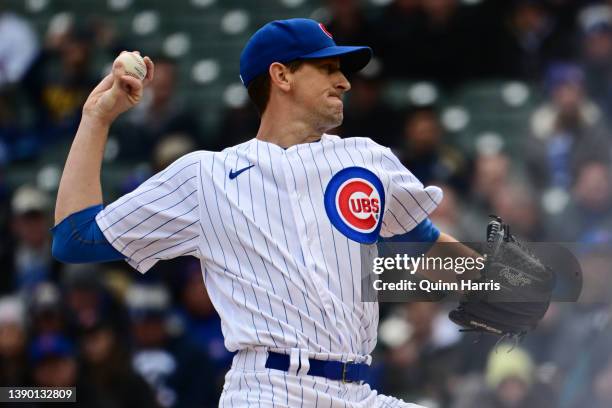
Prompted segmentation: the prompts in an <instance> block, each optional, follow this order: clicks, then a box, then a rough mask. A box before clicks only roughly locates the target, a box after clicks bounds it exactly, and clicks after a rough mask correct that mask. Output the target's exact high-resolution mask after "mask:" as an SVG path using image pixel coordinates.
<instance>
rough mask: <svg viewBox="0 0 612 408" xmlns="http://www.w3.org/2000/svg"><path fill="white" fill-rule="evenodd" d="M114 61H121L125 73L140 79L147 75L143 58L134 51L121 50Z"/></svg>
mask: <svg viewBox="0 0 612 408" xmlns="http://www.w3.org/2000/svg"><path fill="white" fill-rule="evenodd" d="M115 61H119V62H121V64H122V65H123V69H124V70H125V73H126V74H127V75H131V76H133V77H134V78H138V79H140V80H141V81H142V80H143V79H145V77H146V76H147V66H146V65H145V62H144V59H143V58H142V57H141V56H140V55H138V54H136V53H135V52H122V53H121V54H119V56H118V57H117V59H116V60H115Z"/></svg>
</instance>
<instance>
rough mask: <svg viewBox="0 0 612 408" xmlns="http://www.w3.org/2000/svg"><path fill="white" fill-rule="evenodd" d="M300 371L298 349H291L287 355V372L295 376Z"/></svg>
mask: <svg viewBox="0 0 612 408" xmlns="http://www.w3.org/2000/svg"><path fill="white" fill-rule="evenodd" d="M299 370H300V349H297V348H292V349H291V353H290V354H289V370H287V372H288V373H289V374H292V375H297V373H298V371H299Z"/></svg>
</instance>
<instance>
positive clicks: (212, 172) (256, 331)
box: [211, 154, 276, 345]
mask: <svg viewBox="0 0 612 408" xmlns="http://www.w3.org/2000/svg"><path fill="white" fill-rule="evenodd" d="M226 159H227V154H225V158H224V159H223V168H224V169H225V160H226ZM214 169H215V158H214V156H213V159H212V168H211V174H213V175H214ZM223 180H224V183H225V178H224V179H223ZM213 191H214V193H215V202H216V203H217V213H218V214H219V219H223V216H222V215H221V209H220V207H219V197H218V196H217V189H216V187H215V184H214V183H213ZM230 216H231V219H232V222H233V223H234V228H236V227H235V221H234V216H233V214H232V210H231V207H230ZM221 225H222V227H223V232H224V233H225V236H226V238H227V240H228V242H229V245H230V248H231V249H232V252H233V253H234V259H240V258H238V254H237V253H236V249H235V248H234V245H233V244H232V241H231V239H230V237H229V234H228V232H227V228H226V227H225V224H224V223H221ZM242 249H243V251H245V253H246V249H244V247H242ZM247 259H248V257H247ZM249 263H250V261H249ZM240 264H241V263H240V262H237V265H238V273H239V274H240V277H241V278H242V279H243V280H244V275H243V272H242V267H241V266H240ZM252 268H253V267H252V265H251V269H252ZM240 287H241V289H242V293H243V296H244V306H245V308H246V291H245V290H244V287H243V286H240ZM250 287H251V290H252V291H253V297H254V298H255V303H256V305H257V310H260V308H259V300H258V299H257V295H256V294H255V288H254V287H253V284H252V283H251V285H250ZM260 313H261V310H260ZM250 314H251V321H252V322H253V327H255V334H256V337H257V340H258V341H261V339H260V338H259V330H257V324H256V323H255V315H254V314H253V312H251V313H250ZM263 320H264V321H265V323H266V325H268V321H267V320H266V319H265V318H264V319H263ZM267 333H270V328H269V326H268V331H267ZM270 338H271V339H272V340H273V341H274V338H273V336H272V335H270ZM274 343H275V345H276V342H274Z"/></svg>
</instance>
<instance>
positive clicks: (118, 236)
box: [111, 190, 197, 251]
mask: <svg viewBox="0 0 612 408" xmlns="http://www.w3.org/2000/svg"><path fill="white" fill-rule="evenodd" d="M196 191H197V190H193V191H192V192H191V193H189V194H188V195H187V196H186V197H183V199H181V200H179V201H177V202H176V203H174V204H172V205H171V206H169V207H166V208H164V209H163V210H158V211H156V212H154V213H152V214H151V215H149V216H148V217H146V218H144V219H142V220H140V221H139V222H138V223H136V224H134V225H133V226H132V227H130V228H128V229H127V230H125V231H123V232H122V233H121V234H119V235H117V236H116V237H115V239H113V241H112V242H111V244H112V243H113V242H115V241H117V240H118V239H119V238H121V237H122V236H124V235H125V234H127V233H128V232H130V231H132V230H133V229H134V228H136V227H139V226H140V225H142V224H143V223H145V222H147V221H148V220H150V219H151V218H153V217H155V216H156V215H157V214H159V213H161V212H165V211H168V210H170V209H172V208H174V207H176V206H177V205H179V204H182V203H184V202H185V200H187V199H188V198H189V197H191V195H192V194H193V193H195V192H196ZM194 208H197V206H194V207H192V210H193V209H194ZM181 215H185V214H181ZM178 217H179V216H175V217H173V218H172V219H173V220H174V219H177V218H178ZM170 221H172V220H170ZM163 225H164V224H162V225H160V227H161V226H163ZM153 231H154V230H153ZM149 232H152V231H149ZM131 242H133V241H130V243H131ZM126 246H127V245H124V246H123V247H122V248H121V251H123V250H124V249H125V247H126Z"/></svg>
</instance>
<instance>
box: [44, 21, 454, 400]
mask: <svg viewBox="0 0 612 408" xmlns="http://www.w3.org/2000/svg"><path fill="white" fill-rule="evenodd" d="M371 54H372V52H371V50H370V49H369V48H368V47H348V46H337V45H336V44H335V42H334V40H333V38H332V35H331V34H330V33H329V32H328V31H327V30H326V29H325V27H324V26H323V25H322V24H319V23H317V22H315V21H313V20H308V19H291V20H283V21H274V22H271V23H269V24H266V25H265V26H264V27H262V28H261V29H260V30H258V31H257V32H256V33H255V34H254V35H253V36H252V37H251V39H250V40H249V41H248V43H247V44H246V46H245V48H244V50H243V52H242V55H241V58H240V75H241V80H242V82H243V83H244V85H245V87H246V88H247V89H248V92H249V95H250V97H251V99H252V100H253V102H254V104H255V105H256V107H257V108H258V110H259V112H260V114H261V124H260V127H259V131H258V133H257V135H256V137H255V138H253V139H251V140H249V141H247V142H245V143H242V144H239V145H237V146H233V147H229V148H227V149H225V150H223V151H221V152H209V151H197V152H193V153H191V154H188V155H186V156H184V157H182V158H180V159H179V160H177V161H176V162H174V163H173V164H171V165H170V166H169V167H168V168H166V169H165V170H163V171H162V172H160V173H159V174H156V175H155V176H153V177H152V178H150V179H149V180H147V181H146V182H144V183H143V184H142V185H141V186H140V187H138V188H137V189H136V190H134V191H133V192H131V193H129V194H127V195H125V196H123V197H121V198H119V199H118V200H117V201H115V202H113V203H112V204H110V205H108V206H106V207H103V206H102V204H101V203H102V192H101V186H100V181H99V180H100V168H101V163H102V153H103V151H104V146H105V142H106V139H107V135H108V131H109V127H110V126H111V124H112V123H113V121H114V119H115V118H116V117H117V116H118V115H119V114H121V113H122V112H124V111H126V110H128V109H130V108H131V107H133V106H134V105H136V104H138V102H139V101H140V99H141V97H142V92H143V88H144V87H146V86H147V85H148V84H149V83H150V82H151V81H152V80H153V76H154V65H153V63H152V62H151V60H150V59H149V58H148V57H145V58H144V60H145V63H146V65H147V70H148V72H147V76H146V78H145V79H144V81H140V80H138V79H137V78H134V77H132V76H129V75H124V74H122V70H121V65H120V64H119V63H117V62H116V63H115V65H114V67H113V71H112V73H111V74H110V75H108V76H107V77H106V78H104V79H103V80H102V81H101V83H100V84H99V85H98V86H97V87H96V88H95V89H94V90H93V92H92V93H91V95H90V96H89V98H88V100H87V102H86V103H85V105H84V107H83V117H82V121H81V124H80V127H79V129H78V131H77V134H76V137H75V139H74V143H73V145H72V147H71V149H70V153H69V155H68V158H67V161H66V165H65V168H64V173H63V175H62V179H61V183H60V186H59V191H58V196H57V206H56V209H55V220H56V226H55V227H54V229H53V233H54V243H53V253H54V255H55V256H56V257H57V258H59V259H60V260H63V261H65V262H101V261H108V260H116V259H125V260H127V262H129V264H130V265H132V266H133V267H134V268H136V269H137V270H138V271H140V272H141V273H145V272H146V271H147V270H148V269H149V268H151V267H152V266H153V265H154V264H155V263H156V262H157V261H159V260H163V259H170V258H175V257H179V256H184V255H192V256H195V257H197V258H199V259H200V260H201V265H202V274H203V278H204V281H205V284H206V287H207V290H208V293H209V295H210V298H211V300H212V302H213V303H214V305H215V307H216V309H217V311H218V313H219V314H220V316H221V320H222V327H223V334H224V336H225V345H226V347H227V348H228V349H229V350H231V351H237V354H236V356H235V358H234V361H233V364H232V367H231V369H230V371H229V372H228V373H227V376H226V381H225V385H224V388H223V394H222V397H221V401H220V406H223V407H247V406H259V407H272V406H277V407H298V406H307V407H311V406H322V407H415V406H416V405H414V404H409V403H406V402H403V401H400V400H398V399H395V398H392V397H388V396H384V395H380V394H378V393H377V392H376V391H375V390H372V389H371V388H370V387H369V385H368V384H367V383H366V382H364V380H365V379H366V377H367V373H368V368H369V365H370V363H371V356H370V353H371V352H372V350H373V349H374V346H375V344H376V337H377V325H378V304H376V303H373V302H370V303H367V302H361V287H360V280H361V276H360V273H361V260H360V249H361V246H364V245H372V244H375V243H376V242H377V240H378V239H379V238H380V237H391V236H395V235H399V234H407V235H406V239H412V240H415V241H423V242H432V243H433V242H436V241H438V242H440V241H444V242H456V241H455V240H454V239H453V238H451V237H449V236H448V235H445V234H444V233H440V232H439V231H438V230H437V229H436V227H435V226H434V225H433V224H432V223H431V221H430V220H429V215H430V214H431V212H432V211H433V210H434V209H435V208H436V206H437V205H438V204H439V203H440V200H442V191H441V190H440V189H439V188H437V187H424V186H423V185H422V184H421V183H420V182H419V180H417V179H416V178H415V177H414V176H413V175H412V174H411V173H410V171H408V170H407V169H406V168H404V167H403V166H402V165H401V164H400V162H399V161H398V159H397V158H396V157H395V156H394V155H393V153H392V152H391V151H390V150H389V149H387V148H385V147H383V146H380V145H378V144H376V143H375V142H373V141H372V140H370V139H367V138H344V139H341V138H339V137H338V136H334V135H330V134H327V133H326V132H327V131H328V130H330V129H333V128H335V127H337V126H338V125H340V124H341V123H342V118H343V102H342V97H343V95H344V94H345V93H346V92H348V91H349V89H350V87H351V86H350V83H349V81H348V80H347V78H346V77H345V74H346V73H348V72H354V71H357V70H360V69H361V68H362V67H364V66H365V65H366V64H367V63H368V61H369V60H370V58H371ZM381 120H384V118H381ZM202 381H206V379H204V378H203V379H202Z"/></svg>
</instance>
